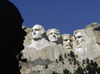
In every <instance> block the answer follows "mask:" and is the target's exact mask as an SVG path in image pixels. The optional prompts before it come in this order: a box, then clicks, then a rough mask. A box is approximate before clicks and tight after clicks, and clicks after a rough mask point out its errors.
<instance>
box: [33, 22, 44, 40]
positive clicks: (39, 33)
mask: <svg viewBox="0 0 100 74" xmlns="http://www.w3.org/2000/svg"><path fill="white" fill-rule="evenodd" d="M44 33H45V30H44V28H43V27H42V26H41V25H39V24H36V25H34V26H33V27H32V37H33V39H41V38H43V34H44Z"/></svg>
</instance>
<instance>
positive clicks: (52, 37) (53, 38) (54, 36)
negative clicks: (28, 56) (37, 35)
mask: <svg viewBox="0 0 100 74" xmlns="http://www.w3.org/2000/svg"><path fill="white" fill-rule="evenodd" d="M46 34H47V36H48V39H49V41H50V42H53V43H56V44H59V43H60V38H61V35H60V32H59V31H58V30H57V29H55V28H54V29H49V30H47V32H46Z"/></svg>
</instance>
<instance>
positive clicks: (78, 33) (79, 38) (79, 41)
mask: <svg viewBox="0 0 100 74" xmlns="http://www.w3.org/2000/svg"><path fill="white" fill-rule="evenodd" d="M74 37H75V40H76V43H77V45H78V46H82V44H83V43H84V42H85V38H84V32H83V31H82V30H76V31H74Z"/></svg>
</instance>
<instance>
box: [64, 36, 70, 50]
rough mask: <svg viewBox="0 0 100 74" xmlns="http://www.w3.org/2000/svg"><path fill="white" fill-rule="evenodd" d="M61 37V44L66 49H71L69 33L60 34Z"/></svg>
mask: <svg viewBox="0 0 100 74" xmlns="http://www.w3.org/2000/svg"><path fill="white" fill-rule="evenodd" d="M62 39H63V46H64V48H66V49H72V38H71V35H70V34H63V35H62Z"/></svg>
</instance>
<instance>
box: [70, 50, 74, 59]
mask: <svg viewBox="0 0 100 74" xmlns="http://www.w3.org/2000/svg"><path fill="white" fill-rule="evenodd" d="M70 57H72V58H74V57H75V54H74V52H73V51H72V50H71V51H70Z"/></svg>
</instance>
